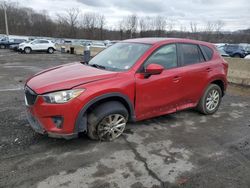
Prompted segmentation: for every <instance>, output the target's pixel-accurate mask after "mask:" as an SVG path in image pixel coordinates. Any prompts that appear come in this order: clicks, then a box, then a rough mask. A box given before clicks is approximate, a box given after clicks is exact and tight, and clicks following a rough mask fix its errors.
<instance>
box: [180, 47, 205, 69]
mask: <svg viewBox="0 0 250 188" xmlns="http://www.w3.org/2000/svg"><path fill="white" fill-rule="evenodd" d="M180 52H181V57H182V63H183V64H184V65H192V64H196V63H201V62H204V61H205V59H204V57H203V55H202V53H201V51H200V48H199V46H198V45H196V44H180Z"/></svg>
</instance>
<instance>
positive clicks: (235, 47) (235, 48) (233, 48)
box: [224, 44, 248, 58]
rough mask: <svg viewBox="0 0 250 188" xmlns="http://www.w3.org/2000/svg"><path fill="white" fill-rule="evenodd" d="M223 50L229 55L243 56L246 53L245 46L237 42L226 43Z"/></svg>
mask: <svg viewBox="0 0 250 188" xmlns="http://www.w3.org/2000/svg"><path fill="white" fill-rule="evenodd" d="M224 50H225V52H226V53H227V54H228V55H230V56H231V57H238V58H244V57H245V56H246V55H247V54H248V53H247V51H246V50H245V48H244V47H243V46H241V45H239V44H228V45H226V46H225V47H224Z"/></svg>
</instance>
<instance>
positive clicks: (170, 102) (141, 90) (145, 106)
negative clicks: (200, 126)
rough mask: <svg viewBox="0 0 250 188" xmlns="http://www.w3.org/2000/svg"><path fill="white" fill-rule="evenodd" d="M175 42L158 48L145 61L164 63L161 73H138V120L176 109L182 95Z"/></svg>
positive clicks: (136, 78)
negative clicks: (147, 74) (145, 74)
mask: <svg viewBox="0 0 250 188" xmlns="http://www.w3.org/2000/svg"><path fill="white" fill-rule="evenodd" d="M176 49H177V48H176V45H175V44H168V45H165V46H162V47H160V48H158V49H157V50H156V51H155V52H153V53H152V55H150V57H149V58H148V59H147V60H146V62H145V63H144V65H143V66H144V69H145V67H146V66H147V65H149V64H152V63H154V64H159V65H162V66H163V67H164V68H165V70H164V71H163V72H162V73H161V74H159V75H151V76H149V77H147V76H146V77H145V76H144V73H143V72H142V73H136V75H135V80H136V100H135V101H136V102H135V110H136V115H137V119H138V120H142V119H146V118H150V117H154V116H158V115H162V114H166V113H171V112H175V111H176V107H177V103H178V100H179V98H180V97H181V87H180V85H181V82H182V78H181V76H180V71H181V70H180V68H178V63H177V50H176Z"/></svg>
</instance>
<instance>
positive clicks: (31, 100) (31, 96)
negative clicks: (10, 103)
mask: <svg viewBox="0 0 250 188" xmlns="http://www.w3.org/2000/svg"><path fill="white" fill-rule="evenodd" d="M24 92H25V101H26V103H27V105H29V106H31V105H34V104H35V102H36V98H37V94H36V93H35V92H34V91H32V90H31V89H30V88H29V87H27V86H26V87H25V88H24Z"/></svg>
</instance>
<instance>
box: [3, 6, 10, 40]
mask: <svg viewBox="0 0 250 188" xmlns="http://www.w3.org/2000/svg"><path fill="white" fill-rule="evenodd" d="M6 9H7V8H6V4H5V2H4V4H3V10H4V19H5V29H6V35H7V36H8V35H9V26H8V18H7V11H6Z"/></svg>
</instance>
